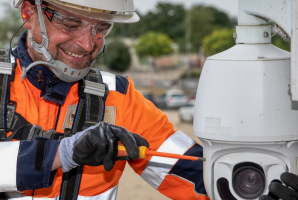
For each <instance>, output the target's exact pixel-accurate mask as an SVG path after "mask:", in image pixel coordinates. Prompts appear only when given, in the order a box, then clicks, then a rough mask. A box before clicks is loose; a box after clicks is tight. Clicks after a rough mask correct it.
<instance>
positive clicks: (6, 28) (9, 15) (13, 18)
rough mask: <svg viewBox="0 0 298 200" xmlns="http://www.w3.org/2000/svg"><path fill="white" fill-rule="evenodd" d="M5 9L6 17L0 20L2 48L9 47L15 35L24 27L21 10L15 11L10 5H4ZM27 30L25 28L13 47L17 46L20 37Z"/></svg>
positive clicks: (16, 38) (14, 41) (17, 35)
mask: <svg viewBox="0 0 298 200" xmlns="http://www.w3.org/2000/svg"><path fill="white" fill-rule="evenodd" d="M1 6H3V7H5V15H4V17H3V18H1V19H0V24H1V28H0V47H2V48H4V47H6V48H7V47H9V42H10V40H11V37H12V36H13V34H14V33H15V32H16V31H17V30H18V28H19V27H20V26H21V25H22V23H23V22H22V18H21V12H20V10H19V9H14V8H12V7H11V5H10V4H9V3H3V4H2V5H1ZM25 30H26V29H25V28H24V27H23V28H22V29H21V30H20V31H19V32H18V33H17V34H16V36H15V37H14V39H13V42H12V47H13V46H15V45H16V43H17V40H18V37H19V35H20V34H21V33H22V32H24V31H25Z"/></svg>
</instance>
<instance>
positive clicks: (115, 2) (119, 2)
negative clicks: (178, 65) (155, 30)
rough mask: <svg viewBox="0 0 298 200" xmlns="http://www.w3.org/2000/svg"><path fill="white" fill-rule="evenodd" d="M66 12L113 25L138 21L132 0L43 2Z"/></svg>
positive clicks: (17, 4) (13, 1)
mask: <svg viewBox="0 0 298 200" xmlns="http://www.w3.org/2000/svg"><path fill="white" fill-rule="evenodd" d="M23 1H24V0H11V5H12V6H13V7H15V8H18V7H20V6H21V5H22V3H23ZM45 2H47V3H49V4H52V5H54V6H57V7H59V8H61V9H64V10H67V11H68V12H71V13H74V14H77V15H81V16H84V17H87V18H90V19H96V20H101V21H109V22H115V23H134V22H138V21H139V20H140V17H139V15H138V14H137V13H136V12H135V7H134V2H133V0H63V1H60V0H45Z"/></svg>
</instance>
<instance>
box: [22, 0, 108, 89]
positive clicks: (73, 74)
mask: <svg viewBox="0 0 298 200" xmlns="http://www.w3.org/2000/svg"><path fill="white" fill-rule="evenodd" d="M35 4H36V7H37V12H38V18H39V24H40V30H41V31H40V32H41V37H42V42H41V43H40V44H38V43H36V42H35V41H34V40H33V38H32V35H31V31H30V30H28V33H29V38H30V44H31V46H32V47H33V49H34V50H35V51H36V52H38V53H40V54H42V55H43V56H44V57H45V59H46V61H47V62H44V61H35V62H33V63H31V64H30V65H29V66H28V67H26V68H25V67H23V68H22V71H23V73H22V76H21V78H22V80H24V79H25V77H26V75H27V72H28V71H29V70H30V69H31V68H32V67H34V66H36V65H45V66H46V67H48V68H49V69H50V70H51V71H52V72H53V73H54V74H55V75H56V76H57V77H58V78H59V79H60V80H62V81H64V82H69V83H70V82H75V81H78V80H80V79H82V78H84V77H85V76H86V75H87V73H88V72H89V71H90V68H91V66H92V64H93V63H94V61H93V62H92V64H91V65H90V66H89V67H86V68H83V69H75V68H72V67H70V66H68V65H67V64H65V63H64V62H61V61H59V60H54V58H53V57H52V55H51V54H50V52H49V51H48V47H49V38H48V35H47V31H46V28H45V24H44V21H43V17H42V12H41V8H40V5H41V0H35ZM104 43H105V42H104ZM103 49H104V45H103V46H102V48H101V49H100V50H99V52H98V54H99V53H100V52H101V51H102V50H103Z"/></svg>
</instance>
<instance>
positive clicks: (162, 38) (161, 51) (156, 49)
mask: <svg viewBox="0 0 298 200" xmlns="http://www.w3.org/2000/svg"><path fill="white" fill-rule="evenodd" d="M172 43H173V42H172V40H171V39H170V38H169V36H167V35H166V34H163V33H156V32H153V31H151V32H148V33H146V34H145V35H142V36H141V37H139V39H138V42H137V45H136V52H137V54H138V55H139V56H140V57H146V56H152V57H155V58H156V57H159V56H162V55H167V54H171V53H173V49H172V47H171V45H172Z"/></svg>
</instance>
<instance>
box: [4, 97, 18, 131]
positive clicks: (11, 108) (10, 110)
mask: <svg viewBox="0 0 298 200" xmlns="http://www.w3.org/2000/svg"><path fill="white" fill-rule="evenodd" d="M6 107H7V114H6V126H7V129H8V130H10V128H11V125H12V121H13V119H14V118H13V117H14V113H15V111H16V107H17V103H16V102H15V101H9V102H8V104H7V106H6Z"/></svg>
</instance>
